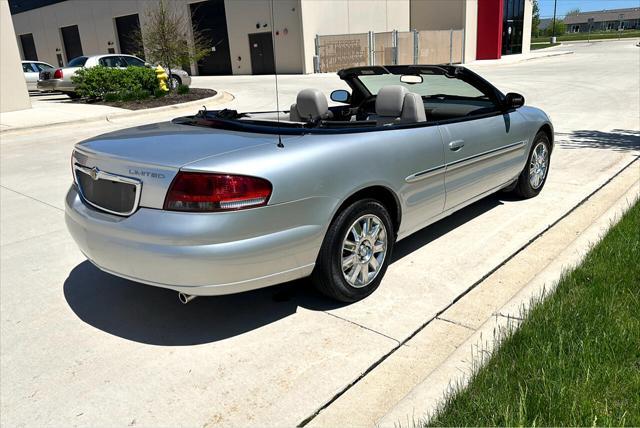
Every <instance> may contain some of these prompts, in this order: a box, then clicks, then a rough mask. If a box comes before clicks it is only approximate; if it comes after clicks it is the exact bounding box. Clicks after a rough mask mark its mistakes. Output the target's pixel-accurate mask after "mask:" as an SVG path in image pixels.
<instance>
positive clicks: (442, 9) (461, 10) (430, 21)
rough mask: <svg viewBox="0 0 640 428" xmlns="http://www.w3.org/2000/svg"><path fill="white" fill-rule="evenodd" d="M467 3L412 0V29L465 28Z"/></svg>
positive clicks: (449, 0)
mask: <svg viewBox="0 0 640 428" xmlns="http://www.w3.org/2000/svg"><path fill="white" fill-rule="evenodd" d="M465 3H466V2H465V0H411V29H412V30H451V29H454V30H459V29H461V28H464V24H465Z"/></svg>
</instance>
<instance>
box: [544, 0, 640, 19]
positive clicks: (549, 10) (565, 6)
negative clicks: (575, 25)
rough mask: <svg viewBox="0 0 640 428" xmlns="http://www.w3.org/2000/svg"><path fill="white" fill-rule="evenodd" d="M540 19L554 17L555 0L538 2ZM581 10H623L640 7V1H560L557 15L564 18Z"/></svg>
mask: <svg viewBox="0 0 640 428" xmlns="http://www.w3.org/2000/svg"><path fill="white" fill-rule="evenodd" d="M538 4H539V5H540V18H551V17H553V0H538ZM576 7H577V8H579V9H580V10H581V11H582V12H587V11H590V10H602V9H622V8H627V7H640V0H558V9H557V11H556V15H557V16H559V17H560V18H563V17H564V15H565V13H566V12H567V11H569V10H571V9H574V8H576Z"/></svg>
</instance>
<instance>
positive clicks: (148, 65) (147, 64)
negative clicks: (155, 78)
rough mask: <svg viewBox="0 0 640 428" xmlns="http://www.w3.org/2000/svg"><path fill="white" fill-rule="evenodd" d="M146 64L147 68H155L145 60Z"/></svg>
mask: <svg viewBox="0 0 640 428" xmlns="http://www.w3.org/2000/svg"><path fill="white" fill-rule="evenodd" d="M144 66H145V67H147V68H153V65H151V64H149V63H148V62H145V63H144Z"/></svg>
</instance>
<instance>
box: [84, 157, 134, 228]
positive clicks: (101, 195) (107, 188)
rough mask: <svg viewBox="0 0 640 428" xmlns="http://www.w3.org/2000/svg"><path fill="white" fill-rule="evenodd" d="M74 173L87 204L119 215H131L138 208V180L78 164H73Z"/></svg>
mask: <svg viewBox="0 0 640 428" xmlns="http://www.w3.org/2000/svg"><path fill="white" fill-rule="evenodd" d="M74 175H75V179H76V184H77V186H78V190H79V191H80V196H81V197H82V199H83V200H84V201H85V202H87V203H88V204H89V205H92V206H94V207H96V208H98V209H100V210H102V211H106V212H108V213H111V214H116V215H121V216H128V215H131V214H133V213H134V212H135V211H136V210H137V209H138V204H139V202H140V191H141V189H142V182H141V181H140V180H137V179H135V178H130V177H123V176H120V175H116V174H111V173H109V172H106V171H102V170H100V169H99V168H97V167H93V168H89V167H86V166H83V165H79V164H75V165H74Z"/></svg>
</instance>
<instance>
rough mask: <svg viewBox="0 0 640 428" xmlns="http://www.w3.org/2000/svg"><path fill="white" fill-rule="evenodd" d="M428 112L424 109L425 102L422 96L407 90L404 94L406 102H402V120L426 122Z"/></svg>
mask: <svg viewBox="0 0 640 428" xmlns="http://www.w3.org/2000/svg"><path fill="white" fill-rule="evenodd" d="M426 121H427V113H426V112H425V110H424V102H423V101H422V97H421V96H420V95H418V94H416V93H414V92H407V93H406V94H405V95H404V103H403V104H402V114H401V115H400V122H407V123H412V122H426Z"/></svg>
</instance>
